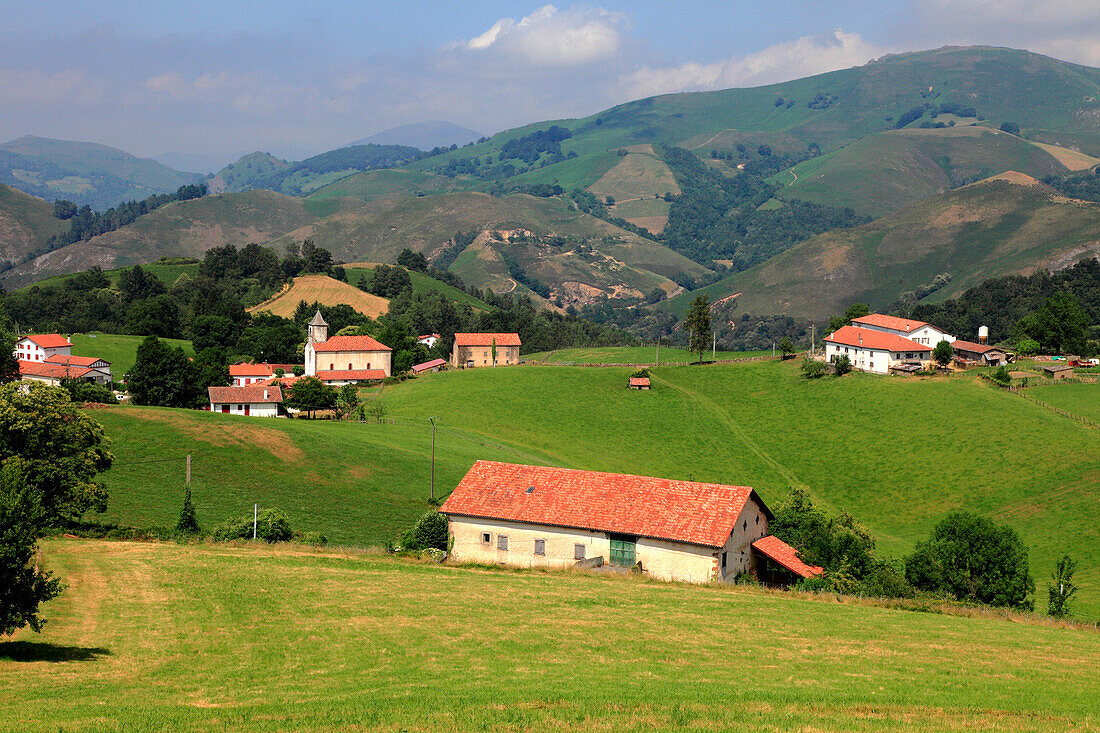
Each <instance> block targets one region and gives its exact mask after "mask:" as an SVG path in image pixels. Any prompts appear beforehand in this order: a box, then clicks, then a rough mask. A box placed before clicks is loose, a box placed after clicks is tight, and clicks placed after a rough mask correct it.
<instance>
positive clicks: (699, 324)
mask: <svg viewBox="0 0 1100 733" xmlns="http://www.w3.org/2000/svg"><path fill="white" fill-rule="evenodd" d="M684 328H685V329H687V332H688V334H689V336H688V350H689V351H694V352H696V353H697V354H699V363H700V364H702V363H703V352H704V351H706V350H707V347H708V346H710V339H711V329H710V301H709V300H708V299H707V294H706V293H699V294H698V295H696V296H695V299H694V300H692V301H691V305H690V306H688V309H687V313H686V314H685V315H684Z"/></svg>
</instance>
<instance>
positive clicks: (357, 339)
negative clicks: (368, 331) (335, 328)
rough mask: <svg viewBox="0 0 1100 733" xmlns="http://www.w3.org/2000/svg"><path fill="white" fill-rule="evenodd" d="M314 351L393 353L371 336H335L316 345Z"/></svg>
mask: <svg viewBox="0 0 1100 733" xmlns="http://www.w3.org/2000/svg"><path fill="white" fill-rule="evenodd" d="M313 349H314V350H315V351H317V352H318V353H325V352H331V351H393V349H391V348H390V347H389V346H386V345H385V344H384V343H382V342H381V341H375V340H374V339H372V338H371V337H370V336H333V337H332V338H330V339H328V340H327V341H322V342H320V343H317V344H314V345H313Z"/></svg>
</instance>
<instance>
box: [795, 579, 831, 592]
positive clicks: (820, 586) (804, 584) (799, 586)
mask: <svg viewBox="0 0 1100 733" xmlns="http://www.w3.org/2000/svg"><path fill="white" fill-rule="evenodd" d="M794 587H795V590H802V591H809V592H811V593H817V592H819V591H823V590H831V589H832V586H831V585H830V583H829V581H828V580H826V579H825V578H824V577H822V576H820V575H815V576H814V577H812V578H803V579H802V580H800V581H798V582H797V583H795V586H794Z"/></svg>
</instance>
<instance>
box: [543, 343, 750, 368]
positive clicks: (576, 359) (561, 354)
mask: <svg viewBox="0 0 1100 733" xmlns="http://www.w3.org/2000/svg"><path fill="white" fill-rule="evenodd" d="M770 355H771V352H770V351H718V352H716V353H715V358H716V359H719V360H727V359H748V358H752V357H754V356H770ZM523 358H524V359H525V360H527V361H529V362H539V363H544V364H654V363H656V360H657V359H658V358H660V360H661V363H662V364H690V363H693V362H696V361H698V360H699V355H698V354H696V353H695V352H694V351H687V350H686V349H675V348H672V347H670V346H662V347H661V350H660V356H659V357H658V352H657V347H656V345H655V344H654V345H651V346H604V347H600V346H593V347H590V348H577V349H556V350H554V351H539V352H536V353H532V354H524V355H523ZM703 358H704V359H706V360H707V361H710V358H711V352H710V351H709V350H708V351H707V352H706V353H705V354H703Z"/></svg>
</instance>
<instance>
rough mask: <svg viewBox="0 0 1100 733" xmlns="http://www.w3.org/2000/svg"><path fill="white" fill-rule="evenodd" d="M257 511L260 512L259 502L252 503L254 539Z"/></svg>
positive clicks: (253, 535)
mask: <svg viewBox="0 0 1100 733" xmlns="http://www.w3.org/2000/svg"><path fill="white" fill-rule="evenodd" d="M259 513H260V505H259V504H253V505H252V539H256V518H257V517H258V516H259Z"/></svg>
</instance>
